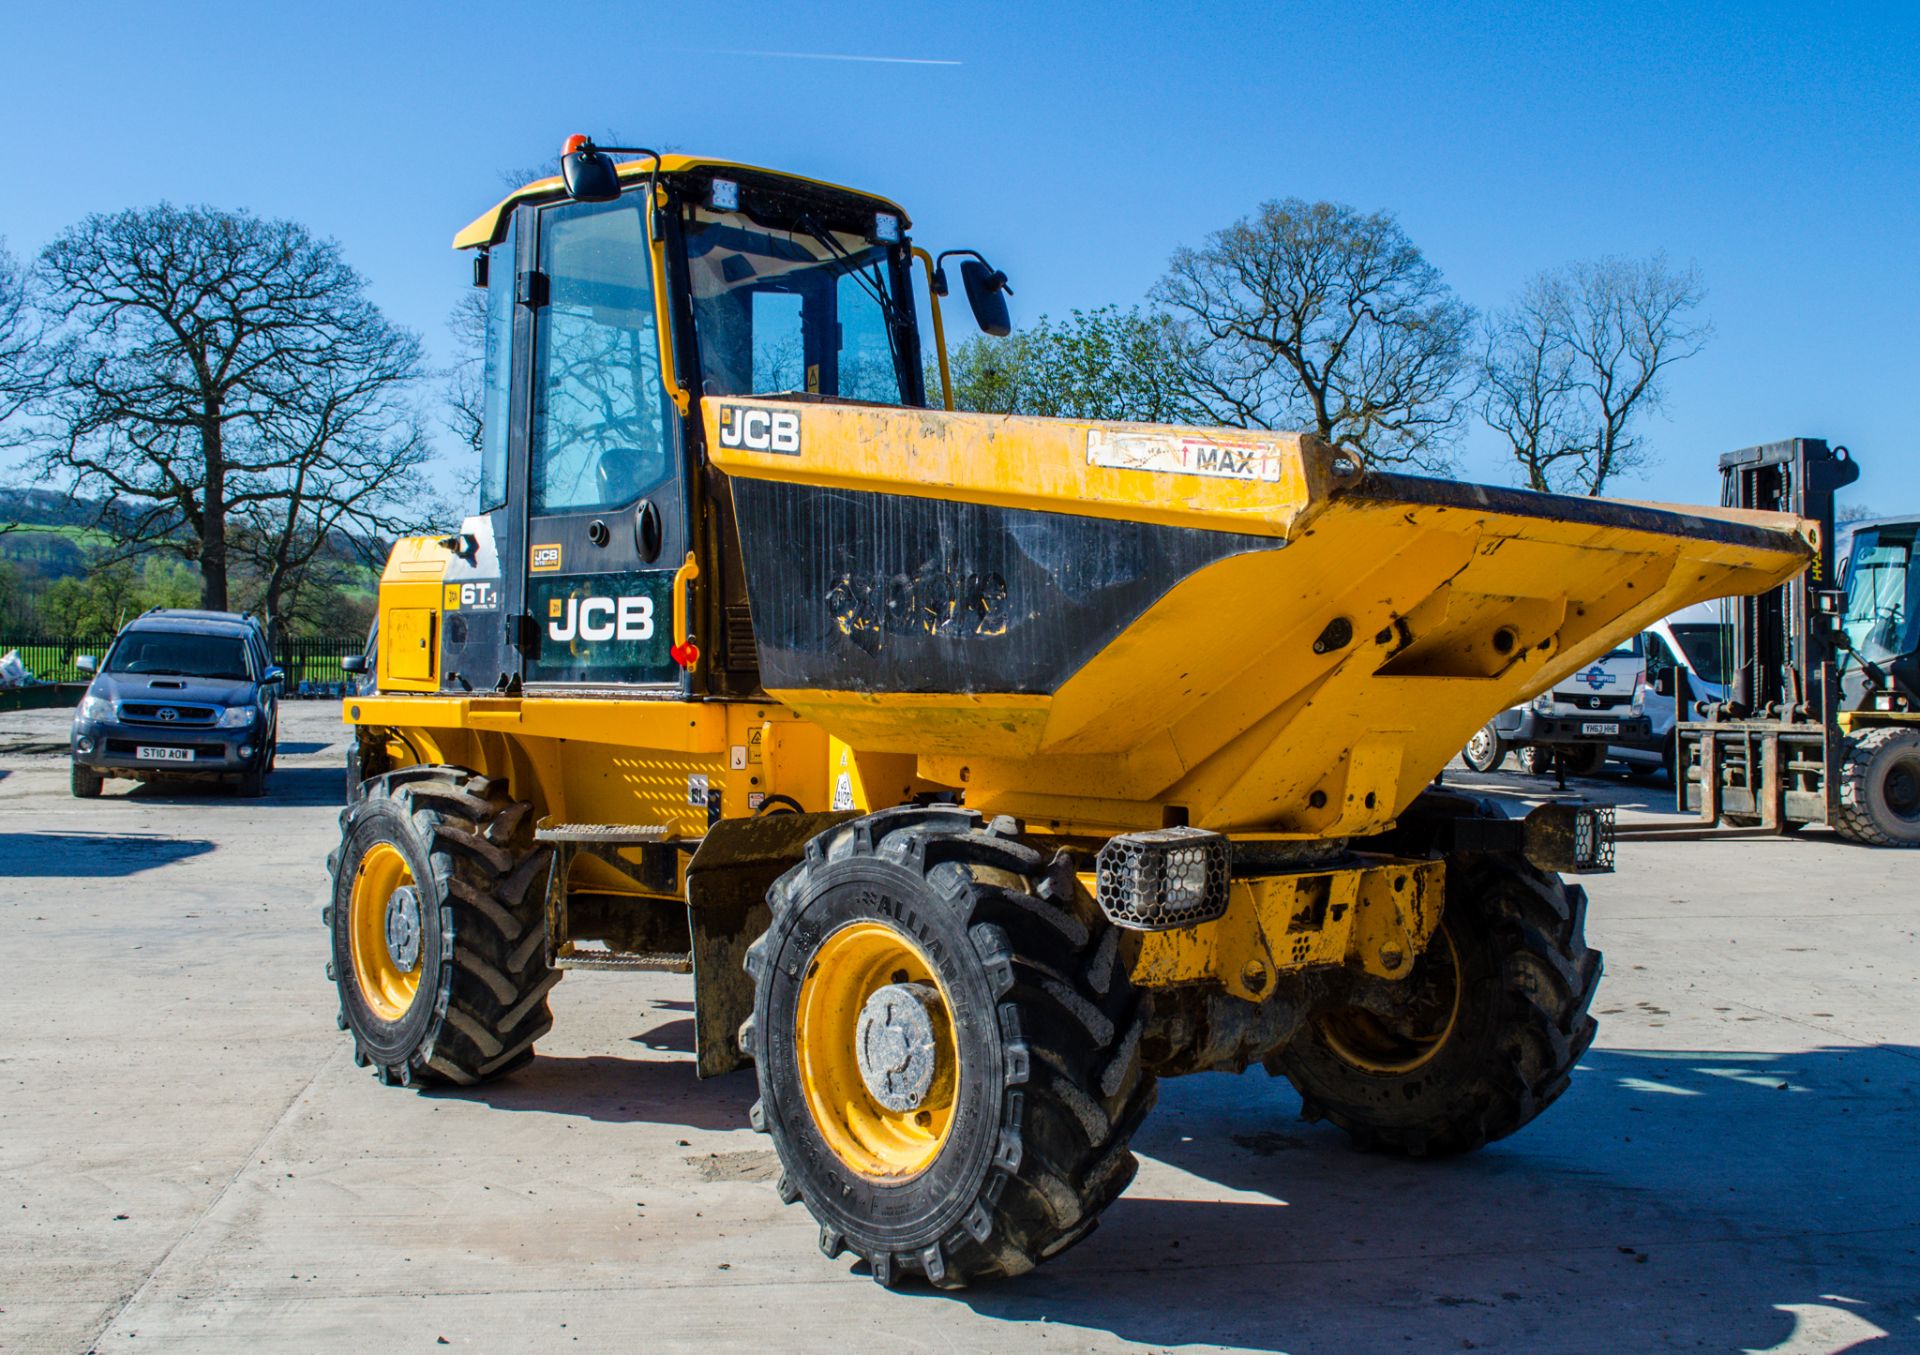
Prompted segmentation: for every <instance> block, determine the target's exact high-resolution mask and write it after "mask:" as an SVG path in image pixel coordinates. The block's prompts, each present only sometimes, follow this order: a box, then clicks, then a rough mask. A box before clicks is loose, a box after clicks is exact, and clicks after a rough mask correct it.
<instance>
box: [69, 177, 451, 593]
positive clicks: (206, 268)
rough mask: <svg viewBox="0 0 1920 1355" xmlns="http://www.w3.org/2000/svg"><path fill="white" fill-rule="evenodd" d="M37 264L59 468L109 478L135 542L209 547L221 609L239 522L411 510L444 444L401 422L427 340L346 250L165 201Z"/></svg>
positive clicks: (97, 481)
mask: <svg viewBox="0 0 1920 1355" xmlns="http://www.w3.org/2000/svg"><path fill="white" fill-rule="evenodd" d="M39 277H40V281H41V284H42V288H43V293H44V296H45V298H46V299H45V303H44V307H45V309H46V311H47V313H48V314H49V316H50V317H51V318H52V319H53V320H54V321H55V322H56V324H57V325H58V332H57V335H56V338H57V343H56V346H55V349H54V359H55V362H54V371H53V375H52V378H51V382H50V394H49V396H48V399H47V401H46V404H45V408H46V412H47V413H48V414H49V416H50V422H51V424H52V426H53V427H54V428H56V429H57V430H58V433H57V436H54V437H52V438H51V439H50V440H49V444H50V445H49V446H48V448H47V450H46V451H45V452H44V456H43V463H44V468H45V469H46V470H47V471H48V472H49V473H52V474H55V475H65V476H69V477H71V478H72V479H74V480H75V482H76V488H79V487H89V488H99V489H104V490H105V491H106V492H107V496H108V498H109V499H110V500H111V501H112V502H113V505H114V509H115V513H116V515H117V522H116V524H115V525H116V534H117V535H118V536H119V537H120V538H121V540H122V541H123V543H124V546H125V548H126V549H128V550H130V551H131V550H139V549H145V548H159V549H163V550H169V551H173V552H175V553H177V554H180V555H182V556H184V557H186V558H188V559H194V560H197V561H198V562H199V565H200V571H201V578H202V582H203V600H204V603H205V605H206V606H208V607H211V608H215V609H220V610H224V609H225V608H226V607H227V606H228V594H229V586H228V585H229V571H230V569H231V567H232V565H233V563H234V559H235V551H234V550H233V548H232V546H231V544H230V540H229V524H230V521H232V520H234V519H236V518H237V517H238V518H244V519H245V520H246V521H247V523H248V524H249V526H250V527H254V528H258V527H259V526H260V524H261V523H263V522H265V521H267V520H269V519H275V518H278V519H279V520H281V521H282V522H284V521H285V520H286V518H285V515H284V514H283V513H282V512H281V510H283V509H288V508H289V507H291V511H292V515H293V518H294V519H301V517H302V515H303V514H305V515H306V517H305V519H304V521H305V524H306V525H305V526H303V527H302V528H300V530H306V529H308V528H310V527H311V526H312V524H313V522H314V521H315V519H314V518H313V516H312V515H313V513H314V512H315V511H319V510H317V509H316V504H329V503H331V504H337V503H351V504H352V505H353V508H352V516H353V521H354V522H355V524H356V525H357V526H358V527H359V528H360V529H361V530H371V529H373V528H375V527H377V526H379V525H380V524H381V523H383V522H386V521H389V520H391V519H392V518H393V517H395V516H397V510H398V509H399V507H400V506H401V501H402V499H403V498H404V493H405V483H404V477H403V476H402V474H401V473H402V472H403V471H404V470H409V469H414V468H417V467H418V466H419V465H420V464H421V463H422V462H423V461H425V460H426V459H427V456H428V451H427V448H426V445H425V442H424V440H423V439H420V438H419V437H417V436H407V437H401V438H398V439H397V440H396V438H395V435H394V428H393V425H392V423H391V422H390V416H391V414H392V412H393V410H394V409H395V408H396V407H397V406H395V404H394V403H393V400H394V399H395V398H397V397H398V395H399V393H400V392H401V391H403V390H404V388H406V387H407V386H409V385H410V384H411V383H412V382H413V381H414V380H415V379H416V377H417V376H418V375H419V373H420V352H419V344H418V340H416V339H415V338H414V337H413V336H412V335H411V334H409V333H407V332H405V331H403V330H400V329H397V328H396V327H394V326H393V325H391V324H390V323H389V322H388V321H387V319H386V318H385V317H384V316H383V315H382V314H381V313H380V310H379V308H378V307H377V306H375V305H374V304H373V302H372V301H370V300H369V299H368V298H367V296H366V288H365V284H364V282H363V281H362V279H361V277H360V275H359V274H358V273H356V272H355V271H354V270H353V269H352V268H351V267H350V266H348V264H347V263H346V262H345V261H344V260H343V259H342V258H341V256H340V251H339V248H338V247H337V246H336V245H334V244H333V243H331V242H329V241H323V240H318V239H316V238H314V237H313V236H312V235H311V234H310V233H309V232H308V231H307V230H306V228H305V227H303V226H301V225H299V224H297V223H295V222H291V221H269V220H262V219H260V218H258V217H255V216H252V215H250V214H248V213H245V212H224V211H218V210H215V209H212V208H206V207H188V208H180V207H173V206H170V205H167V204H164V203H163V204H161V205H160V206H158V207H152V208H145V209H137V210H129V211H123V212H116V213H113V214H111V215H94V216H90V217H88V218H86V219H85V220H84V221H82V222H81V223H79V224H78V225H76V226H74V227H72V228H70V229H68V230H67V231H65V232H63V233H62V234H61V235H60V236H59V237H58V238H56V239H55V240H54V241H53V243H52V244H50V245H48V246H47V248H46V249H45V251H43V253H42V254H41V257H40V264H39ZM374 445H379V446H383V447H388V448H389V449H392V448H395V447H404V448H405V451H404V453H403V454H401V455H399V457H398V459H397V460H396V459H395V457H394V456H390V455H369V454H368V453H367V451H366V449H367V448H368V447H369V446H374ZM321 484H324V485H325V486H326V488H325V489H324V490H318V489H316V488H315V487H316V486H317V485H321ZM356 484H357V485H358V486H359V488H358V489H355V488H353V486H354V485H356ZM395 491H398V492H397V493H396V492H395ZM292 530H293V529H282V530H281V535H283V536H284V535H286V533H287V532H288V531H292ZM294 534H296V535H297V532H295V533H294Z"/></svg>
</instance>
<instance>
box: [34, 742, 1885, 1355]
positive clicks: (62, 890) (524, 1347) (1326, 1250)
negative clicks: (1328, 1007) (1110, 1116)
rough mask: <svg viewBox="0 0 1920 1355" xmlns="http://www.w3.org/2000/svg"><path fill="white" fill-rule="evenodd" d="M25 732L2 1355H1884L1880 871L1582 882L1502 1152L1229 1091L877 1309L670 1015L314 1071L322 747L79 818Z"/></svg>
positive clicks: (566, 1013)
mask: <svg viewBox="0 0 1920 1355" xmlns="http://www.w3.org/2000/svg"><path fill="white" fill-rule="evenodd" d="M63 729H64V717H63V716H60V715H57V714H56V715H49V714H46V713H35V714H28V715H0V750H4V749H13V750H16V751H11V752H6V751H0V955H4V956H5V957H6V958H5V964H4V968H3V969H0V974H4V979H0V1030H4V1031H5V1033H6V1038H5V1040H4V1043H3V1044H0V1220H4V1225H3V1226H0V1350H5V1351H21V1352H26V1351H62V1352H66V1351H81V1350H88V1349H98V1350H102V1351H116V1352H117V1351H139V1350H167V1351H202V1350H205V1351H248V1352H256V1351H260V1350H289V1351H295V1350H297V1351H343V1352H344V1351H351V1352H359V1351H363V1350H367V1349H370V1348H375V1347H377V1348H379V1349H382V1350H385V1351H396V1352H397V1351H411V1350H418V1351H422V1352H425V1351H432V1350H438V1349H442V1348H446V1347H454V1348H464V1349H469V1350H480V1351H492V1350H512V1351H534V1350H539V1351H546V1350H555V1351H561V1350H573V1349H582V1350H595V1351H598V1350H608V1349H615V1348H618V1349H634V1350H649V1351H651V1350H678V1349H692V1348H696V1347H697V1348H706V1349H712V1348H725V1347H729V1346H741V1347H747V1346H751V1347H754V1348H775V1349H796V1350H833V1351H836V1352H840V1351H847V1350H874V1349H887V1350H901V1351H911V1350H994V1351H1001V1350H1013V1349H1020V1350H1058V1351H1076V1350H1109V1349H1122V1348H1132V1347H1146V1348H1151V1349H1166V1348H1188V1347H1194V1348H1226V1349H1235V1350H1257V1351H1289V1352H1302V1353H1305V1352H1352V1351H1382V1350H1384V1351H1403V1350H1404V1351H1440V1350H1473V1349H1480V1350H1506V1351H1518V1352H1529V1353H1531V1352H1548V1351H1583V1352H1584V1351H1607V1352H1632V1351H1655V1350H1709V1351H1740V1350H1753V1351H1762V1350H1765V1351H1777V1352H1831V1351H1839V1350H1843V1349H1849V1348H1852V1347H1854V1346H1855V1345H1857V1344H1860V1343H1870V1344H1869V1345H1868V1348H1869V1349H1872V1350H1894V1349H1920V1199H1916V1193H1915V1183H1916V1161H1915V1158H1916V1149H1917V1148H1920V1004H1916V1001H1915V994H1916V991H1920V989H1916V978H1920V941H1917V940H1916V935H1917V933H1920V888H1916V886H1915V878H1916V866H1920V858H1916V857H1915V856H1912V855H1906V854H1901V853H1896V852H1875V851H1870V850H1864V849H1858V848H1853V847H1849V846H1847V845H1844V844H1842V843H1839V842H1837V841H1835V840H1834V839H1832V838H1831V837H1829V836H1828V835H1826V834H1824V833H1820V832H1809V833H1807V834H1805V835H1804V837H1803V838H1802V839H1801V840H1792V841H1789V840H1772V839H1763V838H1762V839H1756V838H1752V837H1737V836H1736V837H1721V838H1718V839H1712V840H1705V841H1691V842H1628V843H1623V844H1622V848H1621V853H1620V870H1619V872H1618V874H1616V875H1613V876H1611V877H1600V878H1598V879H1597V880H1595V881H1593V882H1592V883H1591V893H1592V897H1593V908H1592V912H1591V914H1590V924H1589V934H1590V936H1591V938H1592V939H1593V940H1594V942H1595V943H1596V944H1597V945H1599V946H1600V947H1602V948H1603V949H1604V950H1605V952H1606V956H1607V978H1606V980H1605V982H1604V984H1603V986H1602V988H1601V992H1600V997H1599V999H1598V1001H1597V1002H1596V1004H1595V1005H1596V1009H1597V1012H1598V1014H1599V1016H1600V1021H1601V1026H1600V1037H1599V1040H1598V1041H1597V1042H1596V1044H1595V1045H1594V1047H1593V1050H1592V1052H1591V1053H1590V1054H1589V1055H1588V1056H1587V1059H1586V1061H1585V1063H1584V1064H1583V1065H1582V1067H1581V1069H1580V1071H1579V1073H1578V1074H1577V1075H1576V1076H1575V1078H1574V1082H1573V1087H1572V1089H1571V1090H1570V1091H1569V1092H1568V1093H1567V1095H1566V1096H1565V1097H1564V1098H1563V1099H1562V1100H1561V1102H1560V1103H1559V1104H1558V1105H1556V1106H1555V1107H1554V1108H1553V1109H1552V1110H1551V1111H1549V1112H1548V1113H1547V1114H1546V1115H1545V1116H1544V1117H1542V1118H1541V1120H1539V1121H1538V1122H1537V1123H1535V1124H1534V1125H1532V1126H1531V1127H1529V1128H1528V1129H1526V1130H1525V1131H1523V1132H1522V1133H1520V1134H1519V1135H1517V1136H1516V1137H1514V1138H1512V1139H1510V1140H1507V1141H1506V1142H1503V1143H1501V1144H1498V1145H1496V1146H1494V1147H1492V1148H1490V1149H1488V1150H1486V1151H1484V1152H1482V1153H1479V1154H1477V1155H1475V1156H1473V1157H1471V1158H1468V1159H1465V1160H1459V1161H1452V1162H1438V1163H1415V1162H1402V1161H1396V1160H1393V1159H1389V1158H1381V1157H1374V1156H1368V1155H1365V1154H1361V1153H1357V1152H1353V1151H1350V1150H1349V1149H1348V1148H1347V1147H1346V1146H1345V1144H1344V1142H1343V1141H1342V1138H1341V1136H1340V1135H1339V1134H1338V1133H1337V1132H1335V1131H1332V1130H1330V1129H1327V1128H1325V1127H1322V1126H1307V1125H1303V1124H1301V1123H1299V1121H1298V1120H1297V1118H1296V1116H1297V1113H1298V1110H1299V1103H1298V1101H1297V1099H1296V1098H1295V1097H1294V1096H1293V1094H1292V1093H1291V1092H1290V1091H1289V1090H1288V1088H1287V1087H1286V1086H1285V1085H1284V1084H1283V1083H1280V1082H1276V1081H1273V1080H1271V1079H1269V1078H1268V1077H1267V1076H1266V1075H1265V1074H1263V1073H1257V1072H1256V1073H1251V1074H1248V1075H1246V1076H1244V1077H1231V1076H1224V1075H1209V1076H1203V1077H1195V1078H1187V1079H1183V1080H1178V1081H1172V1082H1168V1083H1166V1084H1164V1085H1163V1088H1162V1094H1161V1098H1160V1107H1159V1109H1158V1111H1157V1112H1156V1113H1155V1115H1154V1117H1153V1118H1151V1119H1150V1120H1149V1121H1148V1123H1147V1125H1146V1127H1145V1129H1144V1130H1143V1131H1142V1133H1141V1135H1140V1137H1139V1138H1138V1140H1137V1141H1136V1147H1137V1148H1138V1149H1139V1151H1140V1153H1141V1157H1142V1169H1141V1173H1140V1176H1139V1179H1138V1180H1137V1181H1136V1182H1135V1184H1134V1186H1133V1188H1132V1189H1131V1191H1130V1192H1129V1193H1128V1194H1127V1196H1126V1197H1125V1198H1124V1199H1123V1200H1121V1201H1120V1202H1119V1203H1118V1204H1117V1205H1116V1206H1115V1207H1114V1208H1113V1209H1112V1210H1111V1212H1110V1213H1109V1214H1108V1216H1107V1218H1106V1221H1105V1224H1104V1226H1103V1227H1102V1228H1101V1229H1100V1231H1099V1232H1098V1233H1097V1234H1095V1235H1094V1236H1093V1237H1092V1238H1091V1239H1090V1240H1089V1241H1087V1242H1086V1243H1085V1244H1083V1245H1082V1246H1080V1247H1078V1248H1077V1249H1075V1250H1074V1251H1072V1252H1071V1253H1069V1254H1068V1255H1067V1256H1065V1257H1063V1258H1061V1259H1060V1260H1058V1261H1056V1262H1054V1263H1052V1264H1050V1265H1048V1266H1046V1267H1044V1268H1043V1269H1042V1270H1040V1271H1039V1272H1037V1273H1036V1274H1034V1275H1032V1276H1029V1277H1027V1278H1026V1279H1024V1280H1021V1281H1019V1282H1015V1283H1010V1284H1003V1285H997V1286H993V1287H990V1288H983V1289H979V1290H975V1291H971V1292H967V1293H963V1294H960V1295H946V1294H940V1293H936V1292H932V1291H922V1290H908V1291H904V1292H895V1293H887V1292H884V1291H882V1290H880V1289H879V1288H878V1287H877V1286H876V1285H874V1284H873V1283H872V1282H871V1281H869V1280H867V1279H865V1278H863V1277H862V1276H861V1275H860V1274H858V1273H856V1272H855V1271H854V1270H853V1269H852V1268H851V1267H850V1266H849V1263H848V1261H847V1260H845V1259H842V1260H839V1261H827V1260H824V1259H823V1258H822V1257H821V1256H820V1254H819V1253H818V1251H817V1250H816V1248H815V1229H814V1227H813V1225H812V1224H811V1223H810V1222H809V1220H808V1218H807V1216H806V1214H805V1212H804V1211H803V1210H802V1209H801V1208H800V1207H798V1206H795V1207H793V1208H782V1207H781V1205H780V1203H779V1201H778V1198H777V1197H776V1196H775V1194H774V1191H773V1187H772V1185H771V1184H770V1178H771V1177H772V1175H773V1173H774V1162H773V1157H772V1154H771V1152H770V1150H769V1148H768V1146H767V1141H766V1140H765V1139H764V1138H760V1137H758V1136H756V1135H754V1134H752V1133H750V1132H748V1131H747V1129H746V1127H745V1116H746V1108H747V1105H748V1104H749V1102H750V1101H751V1099H752V1092H751V1082H750V1077H749V1076H748V1075H745V1074H736V1075H734V1076H731V1077H727V1078H722V1079H719V1080H716V1081H712V1082H706V1083H702V1082H699V1081H697V1080H695V1078H694V1076H693V1073H692V1069H691V1066H690V1059H691V1056H690V1055H689V1054H688V1052H687V1051H688V1048H689V1042H690V1034H691V1031H690V1024H691V1023H690V1010H691V1005H690V1000H691V997H692V990H691V986H690V985H691V980H689V979H685V978H676V977H672V976H664V975H646V976H629V975H618V974H593V973H575V974H572V975H570V976H569V977H568V978H567V980H566V981H565V982H564V983H562V984H561V985H560V987H559V988H558V989H557V990H556V991H555V995H554V1008H555V1013H556V1017H557V1024H556V1026H555V1029H554V1032H553V1034H552V1035H551V1036H550V1037H549V1038H548V1039H547V1040H546V1041H544V1042H543V1043H542V1045H541V1048H540V1053H541V1057H540V1058H539V1059H538V1060H536V1061H535V1063H534V1064H533V1065H532V1066H531V1067H530V1068H528V1069H527V1070H525V1071H524V1072H522V1073H520V1074H518V1075H516V1076H514V1077H512V1078H510V1079H508V1080H506V1081H504V1082H501V1083H499V1084H498V1085H495V1086H490V1087H486V1088H484V1089H480V1090H477V1091H473V1092H468V1093H454V1094H447V1093H442V1094H432V1095H425V1094H420V1093H416V1092H412V1091H403V1090H399V1089H385V1088H382V1087H380V1086H378V1085H377V1084H376V1083H375V1082H374V1080H373V1078H372V1076H371V1075H370V1074H369V1073H367V1072H365V1071H362V1070H359V1069H356V1068H354V1066H353V1064H352V1061H351V1059H350V1057H349V1048H348V1043H347V1039H346V1037H345V1036H344V1035H342V1034H341V1033H339V1032H338V1031H337V1030H336V1029H335V1026H334V1012H335V1001H334V996H333V992H332V989H331V987H330V986H329V985H328V984H327V983H326V982H325V980H324V978H323V975H322V966H323V963H324V961H325V958H326V940H325V936H324V933H323V931H322V929H321V925H320V905H321V896H322V890H323V868H322V861H323V858H324V857H325V855H326V852H327V850H328V848H329V846H330V845H331V844H332V841H333V837H334V832H335V815H336V813H337V808H336V806H337V804H338V800H339V795H340V783H341V775H340V770H341V760H340V759H341V749H340V746H339V729H338V727H337V726H336V725H335V724H334V723H333V717H332V715H331V713H330V711H329V710H328V709H327V708H325V707H321V706H317V705H306V706H291V705H290V706H289V708H288V711H287V715H286V717H285V727H284V732H283V735H282V745H281V748H282V763H281V770H280V771H279V772H278V773H277V774H276V775H275V777H274V779H273V783H272V793H271V796H270V797H269V798H268V799H266V800H259V801H245V800H234V799H228V798H225V797H224V796H222V795H219V794H210V793H191V792H169V791H159V790H154V789H141V790H129V789H128V788H126V786H125V784H124V783H121V784H120V785H118V786H116V787H115V788H113V789H111V790H110V791H109V793H108V795H107V796H106V798H104V799H102V800H100V801H96V802H81V801H76V800H73V799H71V798H69V796H68V794H67V786H66V765H65V762H64V760H63V759H62V758H61V757H59V756H58V755H56V754H48V753H36V752H32V751H17V750H23V749H26V750H30V749H32V748H34V747H36V746H39V747H45V746H47V745H48V744H51V745H53V746H56V747H57V746H58V745H59V743H60V740H61V738H62V736H63ZM1450 779H1452V780H1456V781H1458V782H1461V783H1466V784H1477V785H1482V786H1492V787H1496V788H1499V789H1503V790H1506V791H1510V792H1517V791H1533V792H1537V791H1538V789H1539V787H1538V786H1537V785H1536V784H1533V783H1529V782H1523V781H1522V780H1521V779H1520V778H1518V777H1511V776H1498V775H1496V776H1491V777H1468V776H1465V775H1459V776H1454V777H1450ZM1602 790H1603V792H1604V793H1605V794H1607V795H1608V796H1609V797H1610V798H1613V799H1615V800H1617V801H1619V802H1621V803H1622V804H1623V805H1624V806H1626V807H1625V808H1623V811H1622V815H1623V820H1625V821H1636V820H1644V819H1646V818H1648V817H1650V816H1651V815H1652V814H1653V813H1654V812H1656V811H1657V810H1658V808H1659V807H1660V804H1661V801H1662V799H1663V798H1664V796H1663V793H1662V792H1661V791H1659V790H1657V789H1646V788H1641V787H1638V786H1635V785H1633V784H1630V783H1626V782H1621V781H1613V782H1610V783H1604V784H1602Z"/></svg>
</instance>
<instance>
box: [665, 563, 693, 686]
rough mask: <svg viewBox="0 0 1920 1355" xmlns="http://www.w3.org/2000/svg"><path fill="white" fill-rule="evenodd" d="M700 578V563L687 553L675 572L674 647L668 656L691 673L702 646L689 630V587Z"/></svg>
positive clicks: (668, 652)
mask: <svg viewBox="0 0 1920 1355" xmlns="http://www.w3.org/2000/svg"><path fill="white" fill-rule="evenodd" d="M699 577H700V562H699V561H698V560H696V559H694V558H693V552H692V551H688V552H687V558H686V562H685V563H684V564H682V565H681V566H680V568H678V569H676V570H674V571H673V647H672V648H671V649H669V650H668V651H667V654H668V655H669V656H670V657H671V658H672V659H673V661H674V662H675V663H677V664H679V665H680V666H681V667H682V668H683V669H685V670H686V671H687V672H689V673H691V672H692V671H693V670H694V668H695V667H696V666H697V665H698V664H699V662H700V646H699V645H697V644H695V643H694V642H693V636H692V635H690V634H689V633H688V630H687V585H688V584H690V583H692V582H693V581H694V580H695V579H697V578H699Z"/></svg>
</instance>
